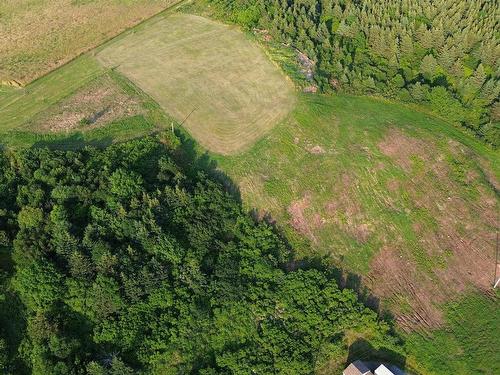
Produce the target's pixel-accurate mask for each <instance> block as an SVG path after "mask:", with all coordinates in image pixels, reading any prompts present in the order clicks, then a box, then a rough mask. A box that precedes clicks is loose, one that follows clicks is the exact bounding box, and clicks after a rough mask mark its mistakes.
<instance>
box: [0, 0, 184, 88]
mask: <svg viewBox="0 0 500 375" xmlns="http://www.w3.org/2000/svg"><path fill="white" fill-rule="evenodd" d="M176 2H178V0H128V1H121V0H97V1H96V0H94V1H86V0H76V1H75V0H35V1H33V0H16V1H13V0H7V1H2V2H0V82H3V81H5V82H6V83H7V82H8V81H17V82H20V83H23V84H26V83H28V82H30V81H32V80H33V79H35V78H37V77H40V76H41V75H43V74H46V73H48V72H49V71H51V70H53V69H55V68H56V67H58V66H60V65H62V64H64V63H65V62H67V61H69V60H71V59H72V58H74V57H75V56H77V55H79V54H80V53H82V52H84V51H86V50H88V49H90V48H92V47H94V46H96V45H98V44H100V43H102V42H104V41H106V40H108V39H109V38H111V37H113V36H115V35H117V34H119V33H120V32H121V31H123V30H125V29H127V28H129V27H131V26H133V25H136V24H137V23H139V22H141V21H142V20H144V19H146V18H149V17H151V16H152V15H154V14H155V13H158V12H160V11H161V10H163V9H165V8H167V7H168V6H170V5H172V4H175V3H176Z"/></svg>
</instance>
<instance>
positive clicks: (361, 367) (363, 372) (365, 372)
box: [343, 360, 373, 375]
mask: <svg viewBox="0 0 500 375" xmlns="http://www.w3.org/2000/svg"><path fill="white" fill-rule="evenodd" d="M343 375H373V373H372V372H371V371H370V369H369V368H368V367H366V365H365V364H364V363H363V362H361V361H360V360H357V361H354V362H353V363H351V364H350V365H349V366H348V367H347V368H346V369H345V370H344V372H343Z"/></svg>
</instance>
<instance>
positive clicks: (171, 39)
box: [97, 14, 295, 154]
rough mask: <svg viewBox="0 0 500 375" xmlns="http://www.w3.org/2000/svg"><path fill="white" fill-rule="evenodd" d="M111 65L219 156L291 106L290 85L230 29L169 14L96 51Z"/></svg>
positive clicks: (242, 36)
mask: <svg viewBox="0 0 500 375" xmlns="http://www.w3.org/2000/svg"><path fill="white" fill-rule="evenodd" d="M97 57H98V59H99V60H100V61H101V62H103V64H104V65H106V66H112V67H116V69H117V70H118V71H120V72H121V73H123V74H124V75H126V76H127V77H128V78H129V79H131V80H132V81H133V82H134V83H135V84H137V85H138V86H139V87H140V88H141V89H143V90H144V91H145V92H147V93H148V94H149V95H151V96H152V97H153V98H154V99H155V100H156V101H157V102H158V103H159V104H160V105H161V106H162V107H163V108H164V109H165V110H166V111H167V112H168V113H170V114H172V115H173V116H174V117H175V118H176V119H177V120H178V121H180V122H182V123H183V126H185V127H186V128H187V130H188V131H189V133H191V134H192V135H193V136H194V137H195V138H196V139H197V140H198V141H199V142H200V143H201V144H202V145H203V146H204V147H206V148H208V149H209V150H211V151H214V152H217V153H221V154H231V153H235V152H239V151H241V150H242V149H245V148H248V147H249V146H250V145H251V144H253V142H255V141H256V140H257V139H258V138H260V137H262V136H263V135H264V134H265V133H266V132H267V131H268V130H269V129H271V128H272V127H273V126H274V125H275V124H276V123H277V122H279V121H281V120H282V119H283V118H284V117H285V116H286V115H287V114H288V112H289V111H290V110H291V109H292V107H293V103H294V98H295V96H294V90H293V85H292V84H291V83H290V82H289V81H287V80H286V79H285V77H284V75H283V74H282V73H281V72H280V71H279V69H278V68H277V67H276V66H274V65H273V64H272V63H271V62H270V61H269V60H268V58H267V57H266V55H265V53H264V52H263V51H262V49H260V48H259V47H258V46H257V45H256V44H255V43H252V42H251V41H250V40H249V39H248V38H247V36H246V35H245V34H243V33H241V32H240V31H238V30H237V29H235V28H234V27H229V26H225V25H223V24H220V23H217V22H214V21H210V20H208V19H205V18H202V17H198V16H193V15H183V14H174V15H170V16H168V17H165V18H162V19H157V20H155V22H154V23H148V25H147V27H141V28H139V29H138V30H137V31H136V32H134V33H129V34H128V35H126V36H124V37H121V38H118V39H117V40H116V41H113V42H111V43H110V44H108V45H107V46H106V47H105V48H103V49H102V50H101V51H100V52H99V53H98V54H97Z"/></svg>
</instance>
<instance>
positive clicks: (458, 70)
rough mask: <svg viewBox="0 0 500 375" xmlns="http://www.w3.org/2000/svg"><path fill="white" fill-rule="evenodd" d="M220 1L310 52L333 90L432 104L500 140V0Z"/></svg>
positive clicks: (229, 11) (250, 23) (322, 81)
mask: <svg viewBox="0 0 500 375" xmlns="http://www.w3.org/2000/svg"><path fill="white" fill-rule="evenodd" d="M210 2H211V3H212V4H214V5H216V8H217V9H218V10H219V13H220V14H221V15H222V16H223V18H225V19H231V20H232V21H233V22H236V23H239V24H241V25H243V26H245V27H247V28H260V29H265V30H266V31H268V32H269V33H270V35H271V36H272V37H274V38H276V39H277V40H278V41H280V42H281V43H285V44H287V45H291V46H292V47H294V48H296V49H298V50H299V51H300V52H302V53H304V54H306V55H307V57H308V58H309V59H311V60H312V61H313V62H314V63H315V76H314V79H315V81H316V82H317V84H318V86H319V87H320V88H321V89H323V90H324V91H330V90H336V91H343V92H351V93H355V94H375V95H382V96H385V97H389V98H395V99H398V100H402V101H405V102H416V103H419V104H424V105H426V106H428V107H429V108H430V109H431V110H433V111H434V112H435V113H437V114H439V115H442V116H443V117H445V118H447V119H448V120H450V121H452V122H454V123H456V124H460V125H462V126H464V127H466V128H468V129H470V130H471V131H472V132H473V133H475V134H476V135H478V136H480V137H482V138H483V139H484V140H486V141H487V142H488V143H491V144H493V145H495V146H498V145H499V144H500V103H499V99H498V98H499V94H500V82H499V77H500V45H499V42H498V19H499V18H498V14H499V13H498V9H499V4H498V1H491V0H476V1H468V0H460V1H457V0H438V1H434V0H421V1H420V0H419V1H415V0H383V1H380V0H272V1H267V0H236V1H228V0H210Z"/></svg>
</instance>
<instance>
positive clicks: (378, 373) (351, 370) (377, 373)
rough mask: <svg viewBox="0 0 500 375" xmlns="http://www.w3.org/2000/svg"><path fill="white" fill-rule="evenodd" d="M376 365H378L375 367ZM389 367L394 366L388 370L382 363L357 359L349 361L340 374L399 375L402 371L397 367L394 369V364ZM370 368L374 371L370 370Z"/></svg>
mask: <svg viewBox="0 0 500 375" xmlns="http://www.w3.org/2000/svg"><path fill="white" fill-rule="evenodd" d="M377 365H378V367H377ZM389 367H391V368H393V367H394V371H396V372H393V371H391V370H389V368H387V367H386V366H385V365H384V364H381V363H379V364H375V363H373V362H367V363H364V362H363V361H360V360H357V361H354V362H353V363H351V364H350V365H349V366H348V367H347V368H346V369H345V370H344V371H343V372H342V375H399V374H403V372H402V371H401V370H399V369H396V367H395V366H389ZM372 369H375V370H373V371H374V372H372Z"/></svg>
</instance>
